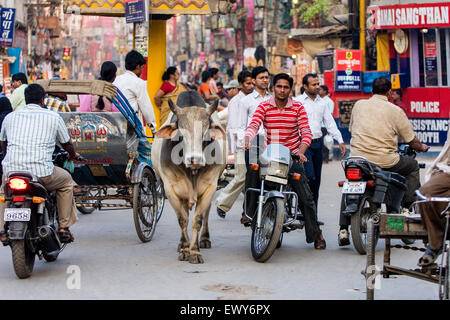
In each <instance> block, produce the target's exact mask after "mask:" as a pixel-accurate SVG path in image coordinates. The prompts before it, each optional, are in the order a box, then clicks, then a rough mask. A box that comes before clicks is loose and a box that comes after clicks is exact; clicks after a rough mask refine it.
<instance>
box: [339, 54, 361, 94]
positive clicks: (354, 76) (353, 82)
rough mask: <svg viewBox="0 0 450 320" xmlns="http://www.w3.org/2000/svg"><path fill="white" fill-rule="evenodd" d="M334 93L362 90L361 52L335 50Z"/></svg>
mask: <svg viewBox="0 0 450 320" xmlns="http://www.w3.org/2000/svg"><path fill="white" fill-rule="evenodd" d="M335 70H336V81H335V83H334V86H335V87H334V89H335V90H336V91H361V90H362V51H361V50H336V68H335Z"/></svg>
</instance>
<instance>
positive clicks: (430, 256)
mask: <svg viewBox="0 0 450 320" xmlns="http://www.w3.org/2000/svg"><path fill="white" fill-rule="evenodd" d="M425 180H426V183H425V184H424V185H423V186H422V187H421V188H420V189H419V192H420V193H421V194H423V195H424V196H426V197H450V129H449V130H448V132H447V142H446V143H445V145H444V148H442V151H441V153H440V154H439V156H438V157H437V158H436V159H435V160H434V162H433V164H432V165H431V166H430V167H429V168H428V169H427V171H426V173H425ZM447 205H448V203H446V202H421V203H419V212H420V215H421V216H422V223H423V225H424V226H425V229H427V232H428V242H429V244H428V245H427V247H426V250H425V253H424V255H423V256H422V257H421V258H420V259H419V263H418V265H419V266H421V267H425V266H428V265H431V264H432V263H434V262H435V261H436V259H437V258H438V257H439V255H440V254H441V253H442V247H443V238H444V232H445V220H442V219H441V218H440V214H441V212H442V211H443V210H445V208H446V207H447Z"/></svg>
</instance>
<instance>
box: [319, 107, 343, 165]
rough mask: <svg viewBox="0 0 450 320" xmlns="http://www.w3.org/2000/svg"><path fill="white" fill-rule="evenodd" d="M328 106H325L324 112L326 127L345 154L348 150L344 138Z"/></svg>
mask: <svg viewBox="0 0 450 320" xmlns="http://www.w3.org/2000/svg"><path fill="white" fill-rule="evenodd" d="M328 111H329V110H328V106H325V108H324V112H323V122H324V123H325V127H326V128H327V131H328V132H329V133H330V135H331V136H332V137H333V139H334V140H336V141H337V142H338V143H339V150H340V151H341V155H342V156H344V155H345V153H346V152H347V150H346V149H345V144H344V139H342V134H341V132H340V131H339V129H338V128H337V125H336V122H335V121H334V119H333V117H332V115H331V113H329V112H328Z"/></svg>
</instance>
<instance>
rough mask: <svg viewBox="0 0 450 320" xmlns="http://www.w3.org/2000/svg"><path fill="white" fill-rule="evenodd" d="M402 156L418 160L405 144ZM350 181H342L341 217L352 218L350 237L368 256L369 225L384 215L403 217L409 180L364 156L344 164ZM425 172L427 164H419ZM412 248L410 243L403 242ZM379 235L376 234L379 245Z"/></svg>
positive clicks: (354, 157)
mask: <svg viewBox="0 0 450 320" xmlns="http://www.w3.org/2000/svg"><path fill="white" fill-rule="evenodd" d="M398 153H399V154H400V155H403V156H407V157H411V158H415V157H416V152H415V151H414V149H412V148H411V147H410V146H409V145H406V144H402V145H400V147H399V150H398ZM341 165H342V168H343V169H344V172H345V177H346V178H347V181H340V182H339V183H338V185H339V187H342V198H341V209H340V211H341V213H342V214H344V215H345V216H347V217H350V221H351V224H350V230H351V232H350V234H351V238H352V242H353V245H354V247H355V249H356V251H357V252H358V253H359V254H362V255H365V254H366V253H367V222H368V221H369V219H370V218H372V219H373V220H374V223H375V224H377V222H378V221H379V216H380V213H381V212H386V213H401V212H402V209H403V208H402V200H403V197H404V195H405V192H406V190H407V183H406V178H405V177H403V176H402V175H400V174H398V173H395V172H389V171H383V170H382V169H381V168H380V167H378V166H376V165H375V164H373V163H371V162H369V161H368V160H367V159H366V158H364V157H361V156H352V157H348V158H347V159H344V160H342V161H341ZM419 166H420V167H421V168H424V167H425V165H424V164H419ZM402 241H403V242H404V243H405V244H412V243H413V241H411V240H409V239H402ZM377 242H378V232H377V230H375V245H376V243H377Z"/></svg>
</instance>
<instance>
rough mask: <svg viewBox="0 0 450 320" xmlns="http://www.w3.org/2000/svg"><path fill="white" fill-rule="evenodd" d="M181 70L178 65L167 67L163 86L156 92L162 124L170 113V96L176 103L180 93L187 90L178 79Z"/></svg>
mask: <svg viewBox="0 0 450 320" xmlns="http://www.w3.org/2000/svg"><path fill="white" fill-rule="evenodd" d="M179 78H180V72H179V71H178V69H177V68H176V67H169V68H167V70H166V72H164V74H163V76H162V80H163V81H164V82H163V84H162V85H161V88H159V90H158V91H157V92H156V94H155V104H156V106H157V107H158V109H159V110H160V112H161V113H160V117H159V120H160V125H162V124H163V123H164V122H166V120H167V117H168V116H169V113H170V107H169V98H170V99H171V100H172V101H173V102H174V103H176V102H177V98H178V95H179V94H180V93H181V92H183V91H186V88H185V87H184V86H183V85H182V84H181V83H180V82H179V81H178V79H179Z"/></svg>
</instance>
